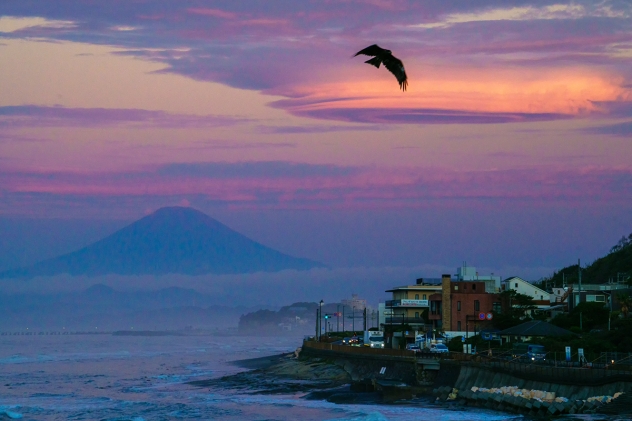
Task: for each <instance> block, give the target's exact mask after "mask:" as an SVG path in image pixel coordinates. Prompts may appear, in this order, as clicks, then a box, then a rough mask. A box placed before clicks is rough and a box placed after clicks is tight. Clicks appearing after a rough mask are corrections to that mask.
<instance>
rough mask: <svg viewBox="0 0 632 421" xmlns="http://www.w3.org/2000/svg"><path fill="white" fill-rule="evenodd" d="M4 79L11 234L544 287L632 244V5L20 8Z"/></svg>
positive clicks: (2, 136)
mask: <svg viewBox="0 0 632 421" xmlns="http://www.w3.org/2000/svg"><path fill="white" fill-rule="evenodd" d="M374 43H377V44H379V45H380V46H382V47H384V48H388V49H390V50H392V51H393V54H394V55H395V56H397V57H398V58H400V59H401V60H402V61H403V62H404V65H405V67H406V72H407V74H408V78H409V86H408V90H407V91H406V92H402V91H401V90H399V88H398V84H397V81H396V79H395V78H394V77H393V75H391V74H390V73H388V72H387V71H386V69H384V68H380V69H375V68H374V67H371V66H368V65H366V64H364V63H363V61H364V60H366V59H367V58H368V57H364V56H362V57H355V58H354V57H352V56H353V54H354V53H355V52H357V51H358V50H360V49H362V48H364V47H366V46H368V45H371V44H374ZM0 63H1V64H0V217H2V218H9V219H10V218H24V217H28V218H32V219H42V220H47V219H52V218H61V219H95V220H96V219H98V220H104V219H112V220H126V221H131V220H134V219H137V218H138V217H140V216H142V215H144V214H147V213H149V212H151V211H153V210H155V209H157V208H159V207H161V206H172V205H190V206H193V207H195V208H197V209H200V210H202V211H204V212H205V213H208V214H209V215H211V216H213V217H215V218H217V219H219V220H220V221H222V222H224V223H226V224H227V225H229V226H231V227H233V228H234V229H236V230H238V231H240V232H243V233H244V234H246V235H248V236H250V237H252V238H255V239H257V240H258V241H261V242H263V243H265V244H268V245H270V246H272V247H276V248H278V249H280V250H281V251H283V252H287V253H290V254H294V255H300V256H304V257H309V258H313V259H316V260H321V261H323V262H324V263H326V264H329V265H332V266H334V267H336V266H338V267H349V266H371V265H377V266H384V267H386V266H405V267H413V266H421V265H437V267H443V266H445V267H452V266H458V265H459V264H460V263H461V262H462V261H463V260H468V263H470V261H471V263H472V264H475V265H479V266H481V267H485V268H488V269H489V270H496V271H500V270H505V272H507V273H505V275H523V276H525V277H529V276H530V277H534V278H537V277H539V276H544V275H546V274H548V273H550V271H551V270H552V268H560V267H562V266H565V265H568V264H572V263H574V262H576V259H577V258H578V257H581V258H582V259H584V260H594V259H595V258H597V257H599V256H601V255H603V254H605V253H606V252H607V251H608V249H609V248H610V246H612V245H614V244H615V243H616V242H617V240H618V238H619V237H620V236H621V235H624V234H626V235H627V234H629V233H630V232H631V231H632V3H631V2H630V1H628V0H600V1H594V0H586V1H570V2H569V1H561V0H557V1H555V0H552V1H547V0H531V1H528V0H503V1H501V0H477V1H470V0H428V1H405V0H336V1H327V0H322V1H314V0H291V1H254V0H245V1H234V0H229V1H203V0H199V1H179V0H169V1H167V0H154V1H102V2H94V1H87V0H86V1H82V0H66V1H62V0H59V1H49V0H39V1H38V0H20V1H4V2H2V3H0ZM13 235H17V234H15V233H14V234H13ZM503 268H504V269H503ZM507 268H515V269H516V271H518V270H523V271H524V272H523V273H508V271H509V269H507ZM437 270H438V269H437ZM512 270H513V269H512ZM421 275H424V274H420V276H421ZM427 275H428V276H439V275H440V273H429V274H427Z"/></svg>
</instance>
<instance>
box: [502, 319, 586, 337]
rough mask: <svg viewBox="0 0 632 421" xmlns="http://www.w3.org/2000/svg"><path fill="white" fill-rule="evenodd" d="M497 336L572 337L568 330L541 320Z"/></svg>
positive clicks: (511, 328) (515, 327)
mask: <svg viewBox="0 0 632 421" xmlns="http://www.w3.org/2000/svg"><path fill="white" fill-rule="evenodd" d="M499 335H517V336H566V335H574V333H573V332H571V331H570V330H566V329H562V328H561V327H558V326H555V325H552V324H551V323H547V322H543V321H541V320H532V321H530V322H526V323H523V324H521V325H518V326H514V327H510V328H509V329H505V330H503V331H500V332H499Z"/></svg>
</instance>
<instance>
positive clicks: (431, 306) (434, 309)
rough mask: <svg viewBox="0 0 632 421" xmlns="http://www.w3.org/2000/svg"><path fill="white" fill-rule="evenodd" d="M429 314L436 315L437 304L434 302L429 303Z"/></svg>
mask: <svg viewBox="0 0 632 421" xmlns="http://www.w3.org/2000/svg"><path fill="white" fill-rule="evenodd" d="M430 312H431V313H432V314H437V302H436V301H430Z"/></svg>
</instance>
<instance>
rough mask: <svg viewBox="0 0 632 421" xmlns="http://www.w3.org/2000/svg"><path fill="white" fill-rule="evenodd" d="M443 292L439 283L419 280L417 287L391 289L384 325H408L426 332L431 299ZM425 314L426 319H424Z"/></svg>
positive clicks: (385, 309)
mask: <svg viewBox="0 0 632 421" xmlns="http://www.w3.org/2000/svg"><path fill="white" fill-rule="evenodd" d="M440 291H441V284H439V283H438V282H436V281H435V282H432V281H428V282H426V281H424V279H423V278H419V279H417V281H416V283H415V285H405V286H399V287H395V288H393V289H389V290H387V291H386V292H390V293H392V294H393V297H392V299H391V300H388V301H386V302H385V303H384V311H383V314H384V318H383V320H384V322H383V323H384V324H392V325H397V324H406V325H409V326H410V327H411V328H412V329H413V330H424V329H425V325H426V322H427V320H428V319H427V316H428V309H429V307H430V304H429V303H430V301H429V297H430V296H431V295H433V294H437V293H439V292H440ZM424 313H425V317H424Z"/></svg>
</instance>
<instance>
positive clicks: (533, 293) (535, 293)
mask: <svg viewBox="0 0 632 421" xmlns="http://www.w3.org/2000/svg"><path fill="white" fill-rule="evenodd" d="M502 290H503V291H508V290H514V291H516V292H517V293H518V294H524V295H527V296H529V297H531V298H533V303H534V304H535V305H536V307H537V308H538V309H545V308H547V309H548V308H549V307H551V294H550V293H548V292H546V291H545V290H543V289H540V288H538V287H536V286H535V285H533V284H532V283H530V282H527V281H525V280H524V279H522V278H519V277H517V276H512V277H511V278H507V279H505V280H504V281H503V285H502Z"/></svg>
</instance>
